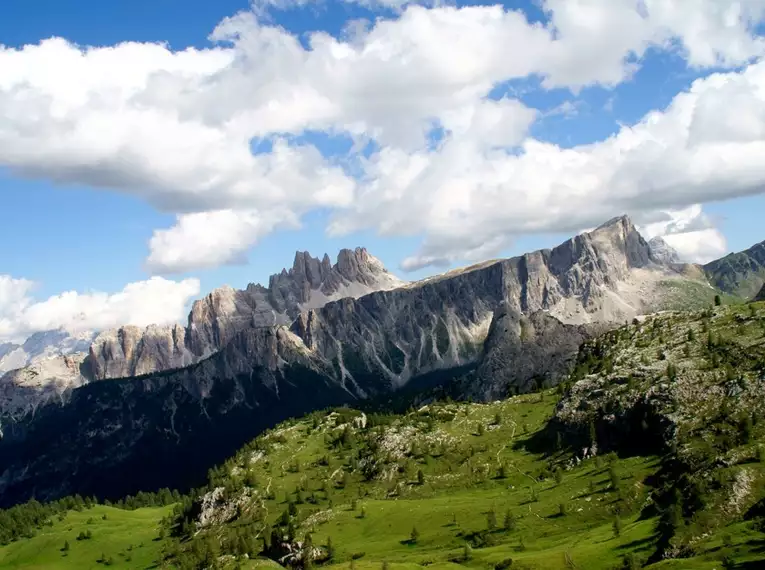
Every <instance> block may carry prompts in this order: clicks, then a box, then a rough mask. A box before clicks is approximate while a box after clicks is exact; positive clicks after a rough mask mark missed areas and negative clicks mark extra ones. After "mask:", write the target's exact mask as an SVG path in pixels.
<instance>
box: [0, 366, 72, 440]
mask: <svg viewBox="0 0 765 570" xmlns="http://www.w3.org/2000/svg"><path fill="white" fill-rule="evenodd" d="M84 360H85V355H84V354H83V353H81V352H80V353H75V354H71V355H61V356H51V357H48V358H44V359H38V360H35V362H34V363H33V364H31V365H29V366H27V367H24V368H21V369H18V370H11V371H10V372H7V373H6V374H4V375H3V376H0V420H2V421H0V434H1V433H2V423H4V422H7V421H13V420H14V419H18V418H21V417H24V416H26V415H27V414H34V413H35V411H36V410H37V409H38V408H39V407H40V406H42V405H45V404H48V403H50V402H58V403H63V402H64V401H66V398H67V397H68V395H69V393H70V392H71V390H73V389H75V388H78V387H80V386H82V385H83V384H84V383H86V382H87V377H86V376H85V375H84V374H83V370H82V368H83V366H82V364H83V361H84Z"/></svg>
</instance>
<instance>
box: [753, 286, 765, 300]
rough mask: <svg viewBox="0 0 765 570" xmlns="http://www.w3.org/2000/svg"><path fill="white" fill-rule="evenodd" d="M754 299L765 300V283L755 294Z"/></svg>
mask: <svg viewBox="0 0 765 570" xmlns="http://www.w3.org/2000/svg"><path fill="white" fill-rule="evenodd" d="M753 300H754V301H765V285H763V286H762V289H760V292H759V293H757V294H756V295H755V296H754V299H753Z"/></svg>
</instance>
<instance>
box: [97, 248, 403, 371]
mask: <svg viewBox="0 0 765 570" xmlns="http://www.w3.org/2000/svg"><path fill="white" fill-rule="evenodd" d="M402 284H403V282H402V281H401V280H399V279H398V278H397V277H395V276H394V275H392V274H391V273H389V272H388V271H387V270H386V269H385V268H384V267H383V265H382V263H381V262H380V261H379V260H378V259H376V258H375V257H373V256H372V255H370V254H369V253H368V252H367V250H366V249H364V248H356V249H355V250H349V249H343V250H341V251H340V253H339V254H338V257H337V263H336V264H335V265H332V264H331V263H330V261H329V257H328V256H327V255H324V258H323V259H322V260H321V261H320V260H319V259H317V258H313V257H311V256H310V254H309V253H308V252H307V251H304V252H297V253H296V254H295V261H294V263H293V265H292V268H291V269H290V270H289V271H288V270H286V269H285V270H282V272H281V273H277V274H276V275H272V276H271V278H270V279H269V286H268V288H265V287H263V286H262V285H257V284H250V285H248V286H247V288H245V289H243V290H237V289H233V288H231V287H222V288H220V289H216V290H214V291H213V292H212V293H210V294H209V295H207V296H206V297H205V298H204V299H201V300H199V301H196V302H195V303H194V304H193V306H192V309H191V312H190V314H189V318H188V324H187V326H186V327H185V328H184V327H181V326H180V325H173V326H167V327H160V326H156V325H152V326H149V327H146V328H145V329H139V328H137V327H122V328H119V329H116V330H110V331H106V332H104V333H102V334H100V335H98V337H96V339H95V341H94V342H93V344H92V345H91V347H90V354H89V361H90V367H91V370H92V376H93V378H95V379H104V378H125V377H129V376H140V375H143V374H150V373H152V372H160V371H163V370H170V369H173V368H182V367H184V366H188V365H190V364H193V363H194V362H197V361H199V360H201V359H203V358H206V357H208V356H210V355H211V354H214V353H215V352H217V351H218V350H220V349H221V347H223V346H225V345H226V344H227V343H228V342H229V341H231V339H232V338H234V336H235V335H236V334H237V333H238V332H239V331H242V330H245V329H249V328H253V327H262V326H273V325H283V324H288V323H289V322H291V321H292V320H293V319H294V318H295V317H296V316H297V315H298V314H299V313H300V312H301V311H303V310H305V309H310V308H315V307H321V306H322V305H324V304H326V303H327V302H329V301H331V300H334V299H339V298H342V297H359V296H361V295H365V294H367V293H369V292H371V291H376V290H381V289H383V290H384V289H391V288H393V287H397V286H399V285H402Z"/></svg>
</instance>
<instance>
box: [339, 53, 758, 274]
mask: <svg viewBox="0 0 765 570" xmlns="http://www.w3.org/2000/svg"><path fill="white" fill-rule="evenodd" d="M730 100H735V101H736V105H735V107H727V108H726V106H725V102H726V101H730ZM763 110H765V62H760V63H757V64H753V65H750V66H749V67H747V68H746V69H744V70H742V71H740V72H730V73H725V74H716V75H712V76H710V77H708V78H705V79H700V80H697V81H696V82H695V83H694V84H693V86H692V87H691V88H690V90H689V91H688V92H687V93H681V94H679V95H678V96H677V97H675V99H674V100H673V102H672V103H671V104H670V106H669V107H668V108H667V109H666V110H665V111H662V112H652V113H649V114H648V115H646V116H645V117H644V118H643V119H642V120H641V121H639V122H638V123H637V124H635V125H633V126H625V127H623V128H622V129H621V130H620V131H619V132H618V133H617V134H616V135H614V136H613V137H611V138H609V139H606V140H604V141H602V142H598V143H595V144H590V145H582V146H578V147H574V148H570V149H562V148H560V147H557V146H555V145H552V144H547V143H543V142H540V141H537V140H533V139H526V140H525V141H524V143H523V152H521V153H510V154H508V153H506V152H504V151H494V150H487V149H485V148H483V149H482V148H480V147H478V146H476V145H475V144H474V143H473V142H472V141H471V140H470V138H469V137H468V138H467V139H466V138H453V139H449V140H447V142H445V143H444V144H443V145H442V146H441V147H440V148H438V149H437V150H436V151H419V152H416V153H406V152H403V151H400V150H399V151H397V150H391V149H386V150H385V151H384V152H381V153H380V154H379V155H378V156H375V157H373V158H372V159H371V160H370V161H369V165H368V167H367V170H368V172H370V173H371V175H372V176H371V177H372V179H373V181H374V183H373V184H370V185H368V186H367V187H365V188H363V189H361V190H360V196H362V199H361V200H359V201H357V202H356V203H355V204H354V208H353V209H351V210H349V211H347V212H342V213H340V214H338V217H337V219H336V220H335V222H334V224H333V226H332V230H333V231H335V232H337V233H343V232H346V231H350V230H354V229H359V228H362V227H369V226H372V227H376V228H377V229H378V230H379V231H380V232H381V233H383V234H386V233H395V234H405V233H411V234H417V233H419V232H423V233H424V234H425V235H426V239H425V242H424V244H423V247H422V249H421V251H420V252H418V253H417V255H416V256H415V259H419V260H428V259H433V260H443V259H444V258H457V259H459V258H462V257H463V256H468V255H469V254H470V252H471V251H473V250H475V249H476V248H478V247H482V246H485V245H486V244H491V243H496V244H503V243H506V242H504V241H503V240H502V239H500V238H501V237H502V236H504V237H505V239H506V240H509V239H512V237H513V236H515V235H518V234H521V233H526V232H560V231H576V230H578V229H581V228H584V227H591V226H595V225H598V223H600V222H601V221H602V220H604V219H608V218H610V217H611V216H613V215H617V214H620V213H623V212H628V213H630V214H633V215H635V216H636V218H640V217H641V216H645V215H646V214H650V213H652V212H662V211H667V210H678V209H681V208H684V207H686V206H688V205H692V204H698V203H702V202H706V201H711V200H724V199H728V198H733V197H736V196H744V195H749V194H754V193H759V192H762V191H763V190H764V189H765V161H763V160H762V156H763V153H765V138H763V137H759V135H758V133H759V129H761V128H763V127H765V115H763ZM737 114H740V116H741V117H743V118H744V119H743V120H738V119H737V118H736V117H735V115H737ZM404 204H406V207H402V206H403V205H404ZM710 235H711V234H709V232H707V233H706V234H700V237H704V236H706V237H709V236H710ZM718 238H719V236H718ZM674 241H675V242H676V243H677V244H678V246H679V247H683V245H684V244H682V243H680V238H674ZM713 241H714V240H713ZM721 243H722V242H721V241H720V239H717V240H716V242H715V243H713V244H712V246H713V247H711V249H708V251H715V248H716V249H719V248H721V247H723V245H721ZM686 249H687V254H688V255H689V256H691V257H694V258H696V259H699V258H702V257H704V256H705V254H704V253H701V252H700V251H694V250H692V249H691V248H690V246H686ZM407 265H408V266H410V267H418V266H420V264H419V263H412V262H411V260H409V261H408V262H407Z"/></svg>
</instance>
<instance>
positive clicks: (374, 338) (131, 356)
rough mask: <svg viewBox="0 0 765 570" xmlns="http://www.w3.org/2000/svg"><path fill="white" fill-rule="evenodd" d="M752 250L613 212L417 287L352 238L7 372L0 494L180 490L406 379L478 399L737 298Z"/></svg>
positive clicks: (532, 382)
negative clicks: (592, 347) (715, 246)
mask: <svg viewBox="0 0 765 570" xmlns="http://www.w3.org/2000/svg"><path fill="white" fill-rule="evenodd" d="M762 251H765V247H764V246H763V244H759V246H755V247H753V248H751V249H750V250H747V252H742V253H741V254H735V256H734V259H735V263H734V261H732V260H729V261H727V262H724V261H725V260H726V259H728V258H729V257H731V256H728V257H726V258H723V260H720V262H713V263H712V264H708V265H707V266H703V267H702V266H698V265H692V264H683V263H680V262H679V261H678V259H677V256H676V254H675V253H674V252H673V251H672V250H671V248H669V247H668V246H667V244H666V243H664V242H663V241H661V240H652V241H651V242H647V241H646V240H645V239H644V238H643V237H642V236H641V235H640V233H639V232H638V231H637V229H636V228H635V227H634V225H633V224H632V222H631V221H630V220H629V218H627V217H619V218H615V219H613V220H610V221H609V222H607V223H605V224H603V225H602V226H600V227H598V228H596V229H595V230H593V231H591V232H588V233H583V234H580V235H577V236H575V237H573V238H571V239H569V240H567V241H566V242H564V243H562V244H561V245H559V246H557V247H555V248H553V249H546V250H539V251H535V252H531V253H528V254H525V255H522V256H518V257H514V258H510V259H501V260H492V261H487V262H483V263H480V264H477V265H473V266H470V267H467V268H463V269H459V270H454V271H450V272H447V273H445V274H443V275H439V276H435V277H431V278H427V279H424V280H422V281H418V282H415V283H406V282H403V281H401V280H399V279H398V278H396V277H395V276H393V275H392V274H390V273H389V272H388V271H387V270H385V268H384V267H383V266H382V264H381V263H380V262H379V261H378V260H377V259H376V258H374V257H373V256H371V255H370V254H369V253H368V252H367V251H366V250H364V249H361V248H358V249H356V250H343V251H341V252H340V255H339V256H338V260H337V263H336V264H335V265H331V264H330V261H329V258H328V257H327V256H326V255H325V256H324V258H323V259H322V260H321V261H320V260H318V259H315V258H312V257H311V256H310V255H308V254H307V253H305V252H302V253H300V252H299V253H298V254H296V257H295V262H294V263H293V267H292V269H291V270H289V271H286V270H284V271H282V272H281V273H280V274H277V275H274V276H272V277H271V279H270V280H269V286H268V287H267V288H266V287H263V286H260V285H249V286H248V287H247V288H246V289H244V290H234V289H231V288H223V289H218V290H216V291H214V292H212V293H211V294H210V295H208V296H207V297H205V298H204V299H202V300H200V301H197V302H196V303H194V305H193V307H192V310H191V313H190V315H189V319H188V324H187V326H186V327H182V326H180V325H175V326H170V327H156V326H152V327H147V328H146V329H143V330H141V329H138V328H136V327H122V328H120V329H117V330H114V331H107V332H104V333H101V334H99V335H97V336H96V337H95V339H94V340H93V342H92V344H90V346H89V348H88V353H87V354H84V353H82V352H80V353H75V354H70V355H66V356H60V357H54V358H52V359H48V360H49V361H51V362H54V361H55V362H59V363H63V364H61V365H60V366H59V368H58V369H56V371H55V372H54V373H52V374H51V373H50V372H48V370H49V369H46V370H45V371H42V370H39V371H37V372H35V369H34V365H33V366H32V367H27V368H23V369H21V370H16V371H13V372H11V373H7V374H5V376H3V377H2V378H0V390H2V392H3V394H4V395H5V396H6V398H5V399H4V401H3V404H2V405H3V408H0V420H1V421H2V440H1V441H0V504H6V505H7V504H12V503H16V502H19V501H22V500H25V499H27V498H29V497H32V496H34V497H37V498H38V499H46V498H54V497H58V496H63V495H65V494H71V493H75V492H78V493H81V494H96V495H99V496H103V497H110V496H113V497H117V496H123V495H125V494H126V493H134V492H137V491H139V490H142V489H144V490H145V489H156V488H159V487H162V486H172V487H181V488H183V487H188V486H189V485H194V484H196V483H198V482H199V481H201V480H202V479H203V478H204V474H205V472H206V470H207V469H208V468H209V467H210V466H211V465H213V464H214V463H215V462H217V461H221V460H223V459H225V458H226V457H228V456H229V455H230V454H231V453H233V451H235V450H236V449H237V448H238V447H240V446H241V445H242V444H243V443H244V442H245V441H247V440H249V439H250V438H252V437H253V436H255V435H257V434H258V433H260V432H261V431H262V430H264V429H267V428H268V427H270V426H273V425H274V424H275V423H276V422H278V421H281V420H283V419H286V418H288V417H291V416H296V415H299V414H303V413H306V412H308V411H311V410H315V409H320V408H322V407H326V406H333V405H339V404H343V403H347V402H354V403H355V404H356V405H358V404H359V402H374V401H379V400H380V399H384V398H389V397H390V396H391V395H392V394H394V393H396V392H398V391H400V390H402V389H404V388H407V389H412V388H413V387H414V388H416V387H432V386H438V385H444V384H450V385H451V386H452V387H453V388H455V389H456V390H458V392H459V393H458V394H457V395H458V396H461V397H471V398H475V399H482V400H488V399H493V398H498V397H503V396H506V395H507V394H509V393H513V392H524V391H528V390H530V389H532V387H534V386H539V385H541V384H543V385H551V384H555V383H556V382H558V381H559V380H560V379H561V378H562V377H563V376H565V375H566V374H568V372H569V371H570V369H571V366H572V364H573V362H574V360H575V357H576V354H577V350H578V347H579V345H580V344H581V342H582V341H583V340H586V339H587V338H589V337H590V336H593V335H595V334H597V333H598V332H600V331H602V330H603V329H604V328H609V327H613V326H615V325H617V324H621V323H624V321H626V320H631V319H633V318H634V317H636V316H639V315H642V314H646V313H651V312H655V311H658V310H664V309H672V308H676V307H687V306H688V305H689V304H691V305H693V304H695V305H698V306H704V305H708V304H709V303H711V301H712V298H713V297H714V296H715V294H717V293H719V292H729V293H737V292H741V291H748V290H749V287H750V286H751V284H755V285H756V283H757V280H758V279H760V277H758V276H759V275H760V273H759V271H760V269H757V265H756V263H760V262H759V261H757V260H758V259H759V257H758V256H759V254H760V252H762ZM747 259H749V260H750V261H749V262H748V261H746V260H747ZM723 262H724V263H723ZM759 267H760V268H761V267H762V264H760V266H759ZM737 272H738V273H737ZM762 281H763V279H760V283H759V286H762ZM745 283H746V284H748V285H744V284H745ZM715 286H717V287H715ZM752 288H754V287H752ZM754 292H755V293H756V290H755V291H754ZM752 295H754V293H752ZM752 295H750V296H752ZM38 366H39V364H38ZM46 375H47V376H46ZM46 404H47V405H46ZM149 466H151V468H148V467H149Z"/></svg>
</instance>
